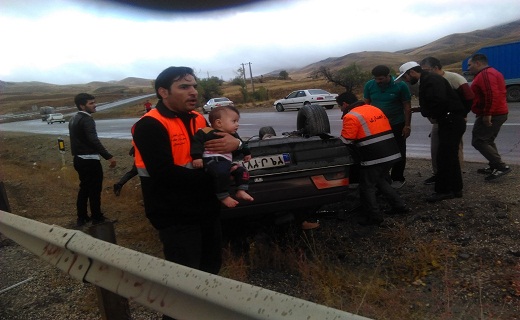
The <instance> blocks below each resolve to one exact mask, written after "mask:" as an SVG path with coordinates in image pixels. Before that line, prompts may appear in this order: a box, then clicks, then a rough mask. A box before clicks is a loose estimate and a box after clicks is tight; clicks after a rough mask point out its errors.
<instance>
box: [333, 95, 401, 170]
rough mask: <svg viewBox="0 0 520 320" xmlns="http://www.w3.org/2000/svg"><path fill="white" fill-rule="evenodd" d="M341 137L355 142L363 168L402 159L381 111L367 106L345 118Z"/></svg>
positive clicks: (362, 106)
mask: <svg viewBox="0 0 520 320" xmlns="http://www.w3.org/2000/svg"><path fill="white" fill-rule="evenodd" d="M341 136H342V137H343V138H344V139H347V140H353V141H354V144H355V145H356V147H357V148H358V150H359V153H360V155H361V162H360V164H361V165H362V166H370V165H375V164H380V163H385V162H389V161H393V160H397V159H399V158H400V157H401V154H400V152H399V147H398V146H397V143H396V141H395V137H394V134H393V133H392V127H391V126H390V122H389V121H388V119H387V117H386V116H385V114H384V113H383V111H381V109H379V108H377V107H374V106H371V105H368V104H365V105H361V106H359V107H355V108H353V109H352V110H350V111H349V112H348V113H347V114H345V115H344V116H343V128H342V130H341Z"/></svg>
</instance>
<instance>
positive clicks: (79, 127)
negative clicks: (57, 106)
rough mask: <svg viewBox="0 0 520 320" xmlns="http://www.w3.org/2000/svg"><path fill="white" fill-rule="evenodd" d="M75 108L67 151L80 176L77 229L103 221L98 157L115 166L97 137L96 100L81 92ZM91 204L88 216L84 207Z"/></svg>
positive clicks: (101, 170) (101, 180)
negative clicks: (90, 222)
mask: <svg viewBox="0 0 520 320" xmlns="http://www.w3.org/2000/svg"><path fill="white" fill-rule="evenodd" d="M74 103H75V104H76V107H77V108H78V110H79V111H78V113H76V114H75V115H74V116H73V117H72V118H71V119H70V121H69V135H70V149H71V152H72V155H73V156H74V169H75V170H76V171H77V172H78V175H79V181H80V182H79V191H78V198H77V200H76V210H77V215H78V220H77V226H78V227H81V226H83V225H85V224H86V223H87V222H89V221H90V220H91V219H92V223H94V224H97V223H101V222H103V221H105V219H106V218H105V216H104V215H103V213H102V212H101V189H102V187H103V168H102V167H101V163H100V161H99V160H100V157H103V158H104V159H106V160H108V161H110V168H114V167H115V166H116V160H115V159H114V157H113V156H112V155H111V154H110V153H109V152H108V151H107V150H106V149H105V147H104V146H103V144H101V141H99V138H98V136H97V132H96V123H95V122H94V119H93V118H92V115H91V114H92V113H94V112H96V100H95V97H94V96H92V95H90V94H88V93H80V94H78V95H77V96H76V97H75V98H74ZM88 203H90V213H91V216H89V215H88V213H87V204H88Z"/></svg>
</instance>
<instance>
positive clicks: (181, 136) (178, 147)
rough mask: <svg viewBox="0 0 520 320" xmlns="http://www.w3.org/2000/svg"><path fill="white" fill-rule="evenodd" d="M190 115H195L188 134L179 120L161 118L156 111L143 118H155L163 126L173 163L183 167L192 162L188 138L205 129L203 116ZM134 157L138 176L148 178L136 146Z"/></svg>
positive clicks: (194, 113)
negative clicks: (168, 140) (168, 141)
mask: <svg viewBox="0 0 520 320" xmlns="http://www.w3.org/2000/svg"><path fill="white" fill-rule="evenodd" d="M191 113H192V114H193V115H195V117H194V118H193V119H192V120H191V121H190V128H189V130H190V132H188V130H187V129H186V126H185V125H184V123H183V122H182V120H181V119H180V118H166V117H163V116H162V115H161V114H160V113H159V111H158V110H157V109H152V110H150V111H149V112H147V113H146V114H145V115H144V116H143V118H144V117H152V118H155V119H157V121H159V122H160V123H161V124H162V125H163V127H164V128H165V129H166V131H167V132H168V137H169V139H170V143H171V150H172V157H173V163H174V164H175V165H178V166H183V167H186V166H190V165H191V161H192V159H191V155H190V146H191V143H190V137H191V136H193V134H194V133H195V132H196V131H197V130H199V129H201V128H205V127H207V123H206V119H205V118H204V116H203V115H201V114H200V113H198V112H195V111H192V112H191ZM134 157H135V158H134V161H135V166H136V168H137V173H138V174H139V176H140V177H149V176H150V174H149V173H148V170H146V166H145V164H144V161H143V158H142V157H141V152H140V151H139V150H138V148H137V146H135V155H134Z"/></svg>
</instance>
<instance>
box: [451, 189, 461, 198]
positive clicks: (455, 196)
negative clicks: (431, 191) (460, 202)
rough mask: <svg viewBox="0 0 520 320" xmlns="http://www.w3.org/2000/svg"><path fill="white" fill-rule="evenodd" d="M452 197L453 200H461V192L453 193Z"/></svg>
mask: <svg viewBox="0 0 520 320" xmlns="http://www.w3.org/2000/svg"><path fill="white" fill-rule="evenodd" d="M453 197H454V198H462V190H461V191H457V192H453Z"/></svg>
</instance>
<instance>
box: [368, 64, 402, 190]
mask: <svg viewBox="0 0 520 320" xmlns="http://www.w3.org/2000/svg"><path fill="white" fill-rule="evenodd" d="M372 75H373V76H374V79H372V80H370V81H368V82H367V83H366V84H365V88H364V90H363V96H364V99H365V103H366V104H370V105H373V106H376V107H378V108H379V109H381V110H382V111H383V112H384V113H385V115H386V117H387V118H388V120H389V121H390V125H391V126H392V132H393V133H394V136H395V141H396V142H397V145H398V146H399V150H400V152H401V160H399V161H397V162H396V163H394V165H393V166H392V170H391V172H390V178H391V179H392V187H394V188H396V189H399V188H401V187H402V186H403V185H404V184H405V182H406V180H405V177H404V169H405V167H406V138H408V137H409V136H410V132H411V127H410V125H411V121H412V104H411V100H412V96H411V94H410V89H409V88H408V86H407V85H406V83H403V82H395V81H394V79H393V77H392V76H391V75H390V69H389V68H388V67H387V66H383V65H379V66H376V67H374V69H372Z"/></svg>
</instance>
